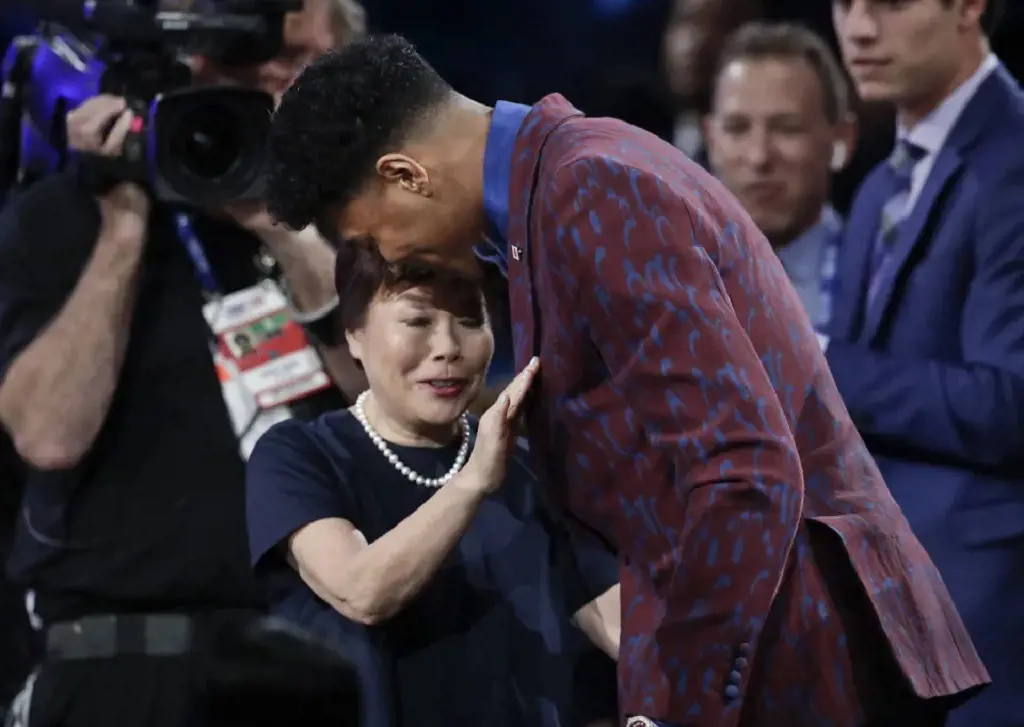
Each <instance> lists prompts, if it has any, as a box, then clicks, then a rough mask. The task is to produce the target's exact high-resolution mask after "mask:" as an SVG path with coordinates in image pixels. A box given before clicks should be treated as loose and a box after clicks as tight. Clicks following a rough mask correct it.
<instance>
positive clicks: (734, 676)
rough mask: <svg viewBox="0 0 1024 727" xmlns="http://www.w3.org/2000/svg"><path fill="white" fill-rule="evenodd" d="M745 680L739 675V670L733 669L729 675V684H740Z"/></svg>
mask: <svg viewBox="0 0 1024 727" xmlns="http://www.w3.org/2000/svg"><path fill="white" fill-rule="evenodd" d="M742 679H743V675H742V674H740V673H739V670H737V669H733V670H732V672H731V673H730V674H729V682H730V683H731V684H739V683H740V680H742Z"/></svg>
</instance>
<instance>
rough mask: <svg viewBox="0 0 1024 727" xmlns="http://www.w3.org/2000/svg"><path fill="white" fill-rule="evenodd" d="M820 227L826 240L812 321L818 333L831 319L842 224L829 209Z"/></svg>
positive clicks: (826, 210) (837, 216) (823, 216)
mask: <svg viewBox="0 0 1024 727" xmlns="http://www.w3.org/2000/svg"><path fill="white" fill-rule="evenodd" d="M821 224H822V226H823V227H824V228H825V231H826V234H827V235H828V239H827V240H826V242H825V246H824V248H823V249H822V251H821V277H820V279H819V282H820V288H819V296H818V301H819V302H818V306H819V308H818V319H817V320H816V321H813V323H814V329H815V330H816V331H818V332H819V333H822V332H824V330H825V329H827V328H828V324H829V321H830V320H831V319H832V299H833V296H834V295H835V292H836V285H835V283H836V264H837V262H838V260H839V240H840V238H841V236H842V228H843V222H842V220H841V219H840V218H839V215H838V214H836V212H835V210H833V209H832V208H831V207H828V208H826V209H825V212H824V213H823V215H822V221H821Z"/></svg>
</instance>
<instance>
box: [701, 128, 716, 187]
mask: <svg viewBox="0 0 1024 727" xmlns="http://www.w3.org/2000/svg"><path fill="white" fill-rule="evenodd" d="M700 130H701V134H702V135H703V136H704V148H705V149H706V150H707V154H708V164H709V165H710V166H711V169H712V170H716V169H718V163H717V158H718V139H717V138H716V137H715V117H714V114H704V115H703V116H702V117H701V118H700ZM713 173H716V174H717V172H713Z"/></svg>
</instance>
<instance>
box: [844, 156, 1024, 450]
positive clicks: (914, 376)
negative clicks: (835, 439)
mask: <svg viewBox="0 0 1024 727" xmlns="http://www.w3.org/2000/svg"><path fill="white" fill-rule="evenodd" d="M1022 199H1024V168H1022V169H1018V170H1015V172H1014V174H1012V175H1011V176H1010V177H1009V178H1007V179H1004V180H1003V181H1002V182H1000V183H999V184H997V185H996V186H995V188H994V189H993V191H991V193H989V194H984V193H981V192H979V194H978V199H977V205H978V213H977V215H976V217H975V220H976V223H975V224H976V227H975V229H974V230H973V236H974V237H973V240H972V241H970V244H972V246H973V247H974V250H975V265H976V273H975V276H974V280H973V282H972V284H971V286H970V289H969V290H968V293H967V297H966V302H965V306H964V311H963V319H962V324H961V328H960V339H961V349H962V351H963V363H949V362H945V361H931V360H927V359H924V358H909V357H906V356H903V357H898V356H894V355H891V354H888V353H885V352H882V351H874V350H871V349H868V348H865V347H863V346H862V345H858V344H853V343H848V342H845V341H837V340H833V341H830V342H829V344H828V353H827V357H828V363H829V367H830V368H831V369H832V375H833V377H834V378H835V380H836V385H837V386H838V387H839V391H840V392H841V393H842V395H843V400H844V401H845V403H846V406H847V408H848V409H849V411H850V414H851V416H852V417H853V420H854V422H855V423H856V424H857V427H858V428H859V429H860V430H861V432H862V433H863V434H864V435H865V437H867V438H873V439H876V440H878V441H881V442H890V443H893V444H897V445H902V446H905V447H912V448H914V449H918V450H920V451H923V452H933V453H935V454H938V455H940V456H942V457H948V458H954V459H956V460H959V461H961V462H963V463H965V464H968V465H975V466H981V467H1000V468H1002V467H1005V466H1008V465H1010V464H1012V463H1013V462H1019V461H1020V457H1021V455H1022V452H1024V416H1022V414H1021V412H1024V205H1022V204H1021V200H1022Z"/></svg>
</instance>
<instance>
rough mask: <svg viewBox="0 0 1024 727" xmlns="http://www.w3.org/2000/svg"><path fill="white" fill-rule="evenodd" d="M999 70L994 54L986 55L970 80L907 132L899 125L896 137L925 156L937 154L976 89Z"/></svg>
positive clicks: (997, 60)
mask: <svg viewBox="0 0 1024 727" xmlns="http://www.w3.org/2000/svg"><path fill="white" fill-rule="evenodd" d="M998 67H999V59H998V58H996V55H995V54H994V53H989V54H988V55H987V56H986V57H985V60H983V61H982V62H981V65H980V66H978V70H976V71H975V72H974V73H973V74H971V77H970V78H968V79H967V80H966V81H964V82H963V83H962V84H960V86H959V87H958V88H957V89H956V90H955V91H953V93H951V94H949V96H947V97H946V99H945V100H944V101H943V102H942V103H941V104H939V105H938V106H937V107H936V108H935V109H934V110H933V111H932V112H931V113H930V114H928V115H927V116H925V117H924V118H923V119H921V120H920V121H919V122H918V123H917V125H916V126H914V128H913V129H910V130H909V131H908V130H907V128H906V127H905V126H904V125H903V124H902V123H900V124H899V127H898V131H897V136H898V137H899V138H901V139H906V140H907V141H909V142H910V143H912V144H914V145H916V146H919V147H921V148H922V149H924V150H925V151H926V152H927V153H928V154H937V153H938V152H939V150H940V149H941V148H942V145H943V144H945V143H946V139H947V138H948V137H949V134H950V132H952V131H953V127H954V126H955V125H956V122H957V120H958V119H959V118H960V114H962V113H963V111H964V108H966V106H967V104H968V103H969V102H970V100H971V99H972V98H974V94H976V93H977V92H978V88H980V87H981V84H982V83H983V82H984V81H985V79H986V78H988V77H989V75H991V74H992V72H993V71H995V70H996V68H998Z"/></svg>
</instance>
